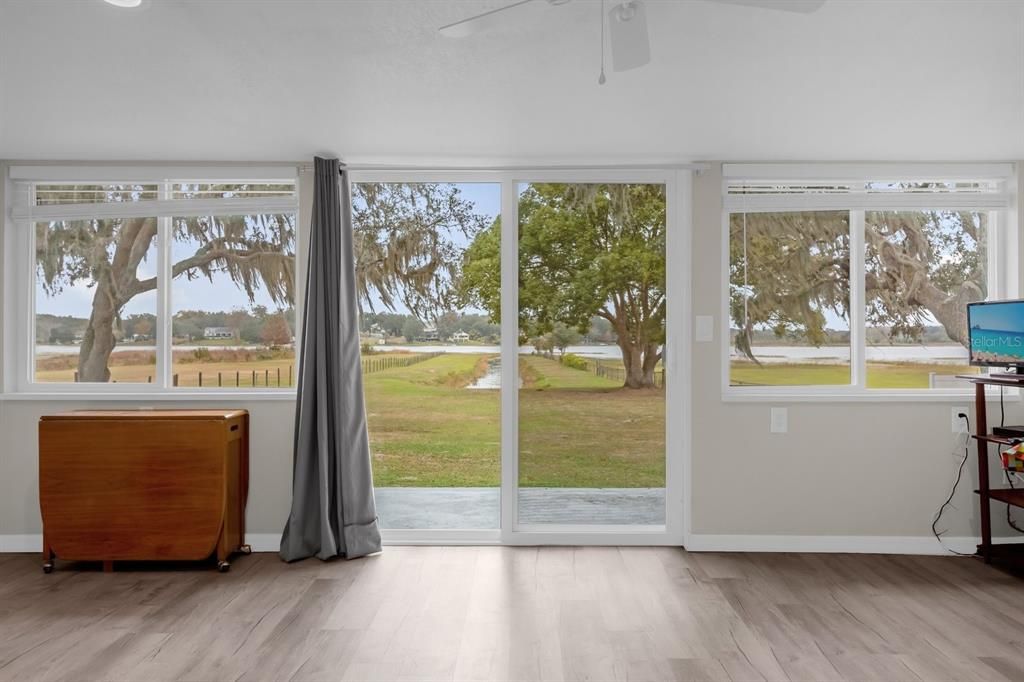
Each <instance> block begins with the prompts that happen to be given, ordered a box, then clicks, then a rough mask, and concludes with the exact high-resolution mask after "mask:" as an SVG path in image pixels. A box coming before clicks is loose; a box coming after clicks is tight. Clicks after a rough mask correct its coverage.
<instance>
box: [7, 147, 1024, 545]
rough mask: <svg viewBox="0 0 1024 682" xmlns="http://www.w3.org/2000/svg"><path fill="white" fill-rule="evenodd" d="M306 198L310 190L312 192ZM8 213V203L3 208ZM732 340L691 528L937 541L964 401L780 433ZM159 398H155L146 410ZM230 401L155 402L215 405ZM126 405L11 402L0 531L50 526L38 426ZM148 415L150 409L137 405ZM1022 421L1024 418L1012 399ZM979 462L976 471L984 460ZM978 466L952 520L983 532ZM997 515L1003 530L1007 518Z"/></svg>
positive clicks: (717, 251) (709, 410)
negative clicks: (725, 391) (55, 416)
mask: <svg viewBox="0 0 1024 682" xmlns="http://www.w3.org/2000/svg"><path fill="white" fill-rule="evenodd" d="M720 187H721V169H720V166H719V165H717V164H716V165H713V167H712V169H711V170H709V171H706V172H704V173H702V174H701V175H699V176H697V177H696V178H695V181H694V192H693V197H694V221H693V249H692V252H693V259H692V261H693V273H692V279H693V292H694V293H693V314H695V315H712V316H714V317H715V320H716V333H717V329H718V325H717V323H718V322H720V320H719V315H720V298H719V297H720V296H721V291H720V285H719V283H720V281H721V271H720V267H721V266H720V262H721V255H722V254H721V195H720ZM304 200H308V196H306V197H304ZM0 205H2V204H0ZM721 353H722V345H721V343H720V340H716V341H715V342H714V343H695V344H694V346H693V358H692V359H693V363H692V364H693V367H692V373H693V392H692V395H693V405H694V407H693V420H692V423H693V442H692V445H693V447H692V471H691V476H692V486H691V488H692V505H691V507H692V513H691V518H690V526H691V532H692V533H694V534H696V535H698V536H700V535H801V536H826V537H829V536H919V537H926V536H930V528H929V526H930V523H931V518H932V514H933V513H934V511H935V509H936V507H937V506H938V504H939V503H940V502H941V501H942V500H943V499H944V498H945V495H946V494H947V492H948V489H949V485H950V483H951V481H952V476H953V474H954V469H955V464H956V461H955V459H954V453H953V447H954V436H953V434H952V432H951V427H950V420H951V419H950V410H951V407H952V406H953V405H967V404H969V402H970V401H968V400H960V401H956V402H948V403H947V402H934V403H914V402H887V403H792V404H785V403H779V405H782V406H786V407H788V408H789V432H788V433H786V434H770V433H769V429H768V425H769V410H770V408H771V407H772V405H773V404H769V403H756V404H737V403H728V404H726V403H723V402H722V400H721V386H720V360H721ZM224 403H230V405H232V406H240V407H245V408H247V409H249V410H250V412H251V413H252V452H251V471H252V485H251V492H250V504H249V512H248V529H249V531H250V532H252V533H268V534H272V533H279V532H280V531H281V528H282V527H283V524H284V522H285V520H286V518H287V514H288V505H289V499H290V485H291V438H292V424H293V415H294V402H293V401H274V402H250V403H245V402H244V401H236V400H225V401H224ZM147 404H148V403H147ZM217 404H218V403H210V402H202V403H187V402H180V401H177V402H173V403H159V402H155V403H152V405H153V406H155V407H160V406H173V407H193V406H195V407H208V406H212V405H217ZM115 406H125V405H124V404H123V403H116V402H102V403H97V402H92V403H89V402H84V401H63V400H62V401H59V402H49V401H38V400H34V401H26V400H0V536H2V535H24V534H36V533H39V532H40V520H39V511H38V498H37V488H38V477H37V446H36V424H37V420H38V417H39V416H40V415H41V414H44V413H47V412H54V411H59V410H68V409H82V408H90V407H92V408H97V407H115ZM132 406H133V407H137V406H138V403H132ZM1008 412H1009V414H1008V418H1009V421H1010V422H1011V423H1015V422H1016V423H1021V422H1024V416H1022V415H1021V409H1020V405H1019V404H1018V403H1016V402H1014V403H1009V404H1008ZM969 464H973V453H972V460H971V461H969ZM973 479H974V474H973V466H969V467H968V475H967V477H966V480H965V482H964V483H963V484H962V485H961V488H960V493H959V494H958V496H957V498H956V500H955V504H956V509H952V510H950V511H949V512H948V516H947V517H946V518H947V519H948V521H947V523H946V526H947V527H948V528H949V534H950V535H951V536H968V535H972V534H973V533H974V532H975V530H976V520H975V518H976V515H977V511H976V510H977V506H976V502H975V500H974V499H973V495H972V494H971V493H970V492H969V491H970V490H971V489H973V487H974V481H973ZM994 511H995V513H994V514H993V518H994V519H995V520H996V521H997V522H998V523H999V524H1000V525H998V526H997V528H1000V529H1003V528H1004V526H1003V525H1002V521H1001V519H1002V510H1001V509H998V508H994Z"/></svg>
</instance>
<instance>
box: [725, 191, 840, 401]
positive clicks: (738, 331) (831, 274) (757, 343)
mask: <svg viewBox="0 0 1024 682" xmlns="http://www.w3.org/2000/svg"><path fill="white" fill-rule="evenodd" d="M849 311H850V216H849V214H848V213H846V212H843V211H787V212H771V213H739V214H733V215H731V216H730V217H729V316H730V320H731V321H732V324H731V328H730V341H731V346H732V349H733V350H732V359H731V365H730V375H729V377H730V383H731V384H732V385H733V386H777V385H790V386H797V385H801V386H808V385H810V386H813V385H841V384H849V383H850V320H849V317H850V315H849Z"/></svg>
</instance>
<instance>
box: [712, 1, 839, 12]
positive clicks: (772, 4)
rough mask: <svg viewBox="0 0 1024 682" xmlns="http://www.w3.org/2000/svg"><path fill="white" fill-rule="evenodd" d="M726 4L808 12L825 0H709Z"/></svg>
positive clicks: (819, 7) (814, 10) (815, 8)
mask: <svg viewBox="0 0 1024 682" xmlns="http://www.w3.org/2000/svg"><path fill="white" fill-rule="evenodd" d="M710 2H720V3H723V4H726V5H743V6H745V7H760V8H762V9H778V10H782V11H783V12H800V13H801V14H810V13H811V12H817V11H818V10H819V9H821V6H822V5H824V4H825V0H710Z"/></svg>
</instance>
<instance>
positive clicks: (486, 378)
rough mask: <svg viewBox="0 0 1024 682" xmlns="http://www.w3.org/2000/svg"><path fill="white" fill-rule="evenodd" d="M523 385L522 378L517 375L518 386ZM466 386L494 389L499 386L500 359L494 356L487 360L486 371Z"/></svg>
mask: <svg viewBox="0 0 1024 682" xmlns="http://www.w3.org/2000/svg"><path fill="white" fill-rule="evenodd" d="M522 386H523V378H522V377H519V387H520V388H522ZM466 388H472V389H482V390H492V391H493V390H495V389H498V388H501V360H499V359H498V358H494V359H492V360H489V361H488V362H487V373H486V374H484V375H483V376H482V377H480V378H479V379H477V380H476V381H474V382H473V383H471V384H470V385H469V386H466Z"/></svg>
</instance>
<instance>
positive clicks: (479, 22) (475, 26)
mask: <svg viewBox="0 0 1024 682" xmlns="http://www.w3.org/2000/svg"><path fill="white" fill-rule="evenodd" d="M530 2H533V0H519V2H513V3H512V4H511V5H505V6H504V7H499V8H498V9H492V10H491V11H490V12H484V13H483V14H477V15H476V16H472V17H469V18H468V19H462V20H460V21H456V22H455V23H452V24H446V25H444V26H442V27H441V28H439V29H437V32H438V33H440V34H441V35H443V36H445V37H446V38H465V37H466V36H470V35H473V34H474V33H476V32H477V31H480V30H482V29H485V28H488V27H489V26H493V25H494V24H495V23H497V22H498V17H497V16H496V15H498V14H501V13H502V12H505V11H507V10H510V9H512V8H514V7H519V6H521V5H525V4H527V3H530Z"/></svg>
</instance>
